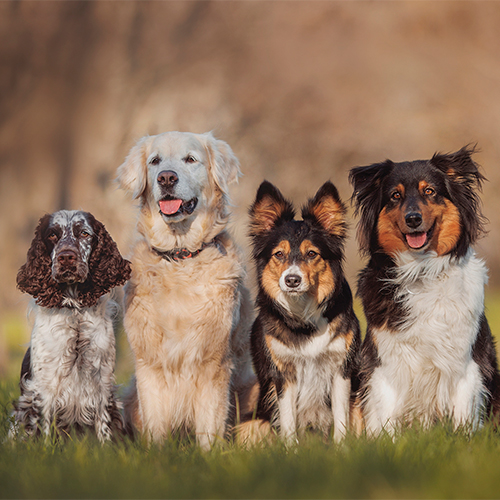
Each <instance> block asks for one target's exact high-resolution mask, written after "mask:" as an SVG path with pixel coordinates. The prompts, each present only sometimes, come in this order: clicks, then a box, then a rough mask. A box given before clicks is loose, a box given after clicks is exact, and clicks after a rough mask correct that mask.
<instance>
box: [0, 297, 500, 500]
mask: <svg viewBox="0 0 500 500" xmlns="http://www.w3.org/2000/svg"><path fill="white" fill-rule="evenodd" d="M499 304H500V294H498V293H489V294H488V296H487V300H486V307H487V316H488V319H489V320H490V324H491V327H492V331H493V332H494V333H498V332H500V307H499ZM362 321H363V320H362ZM12 325H14V326H12V331H14V330H16V329H18V327H17V326H15V325H16V322H15V321H13V322H12ZM14 327H15V328H14ZM123 340H124V339H123V337H122V338H121V340H120V342H121V343H122V344H123ZM119 349H120V350H122V356H123V355H126V353H125V351H126V345H123V346H122V345H121V344H120V345H119ZM18 350H19V349H18ZM14 354H15V356H16V364H17V363H18V362H19V363H20V360H19V359H17V358H19V356H20V355H21V354H22V353H21V350H19V352H17V351H15V353H14ZM18 368H19V367H18V366H17V367H16V370H15V371H16V373H17V371H18ZM128 369H129V367H128V364H127V363H125V366H124V368H122V369H121V370H119V371H121V372H122V376H121V377H119V378H121V380H120V381H123V382H124V381H126V379H127V378H128V372H127V370H128ZM9 373H10V370H9ZM18 395H19V390H18V387H17V380H16V378H15V377H14V376H10V375H8V376H6V377H5V378H4V379H3V380H0V497H1V498H499V497H500V433H498V432H496V431H495V430H494V429H493V427H492V425H490V424H488V425H486V426H485V427H484V428H483V429H481V430H480V431H478V432H477V433H475V434H474V435H472V436H469V435H467V434H465V433H461V432H458V433H456V432H453V430H452V429H451V427H450V426H449V424H447V423H443V424H440V425H438V426H436V427H434V428H432V429H431V430H428V431H424V430H422V429H416V428H410V429H407V430H405V431H404V432H401V434H400V435H398V436H397V437H396V438H395V439H391V438H389V437H388V436H380V437H379V438H377V439H368V438H366V437H361V438H355V437H353V436H348V437H347V438H346V439H345V441H344V442H343V443H342V444H340V445H336V444H334V443H325V442H324V441H323V440H322V439H321V438H320V437H318V436H316V435H310V436H307V437H306V438H304V439H303V440H301V443H300V445H299V446H297V447H293V448H287V447H285V446H284V445H283V444H282V443H280V442H276V443H274V444H271V445H267V446H265V447H262V448H254V449H250V450H246V449H243V448H241V447H239V446H237V445H236V444H233V443H222V444H221V445H220V446H218V447H216V448H214V449H213V450H212V451H211V452H208V453H204V452H202V451H200V450H199V449H198V448H197V447H196V446H195V445H194V444H193V442H192V441H190V440H176V439H170V440H168V441H166V442H165V444H164V446H162V447H156V446H153V447H151V448H148V447H147V446H145V445H144V443H142V442H136V443H132V442H129V441H127V442H124V443H119V444H108V445H104V446H100V445H99V444H98V443H97V442H96V441H95V439H94V438H92V437H91V436H86V437H84V438H70V439H69V440H67V441H66V442H64V443H47V442H45V441H43V440H38V441H28V442H20V441H19V442H17V441H9V440H8V439H7V432H8V426H9V413H10V411H11V403H12V401H13V400H14V399H15V398H17V397H18Z"/></svg>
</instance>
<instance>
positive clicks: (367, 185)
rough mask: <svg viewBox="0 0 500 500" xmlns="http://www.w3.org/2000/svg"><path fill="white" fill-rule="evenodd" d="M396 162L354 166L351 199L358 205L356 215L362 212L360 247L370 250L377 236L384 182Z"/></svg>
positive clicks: (388, 161) (359, 228) (364, 250)
mask: <svg viewBox="0 0 500 500" xmlns="http://www.w3.org/2000/svg"><path fill="white" fill-rule="evenodd" d="M393 166H394V163H393V162H392V161H390V160H386V161H385V162H382V163H374V164H373V165H368V166H366V167H356V168H353V169H352V170H351V171H350V173H349V181H350V183H351V184H352V185H353V187H354V192H353V194H352V198H351V201H353V202H354V204H355V207H356V212H355V213H356V215H358V214H361V218H360V221H359V224H358V240H359V246H360V249H361V250H362V251H363V252H368V251H369V249H370V245H371V244H372V241H373V239H374V238H375V237H376V231H375V228H376V225H377V220H378V214H379V213H380V210H381V209H382V194H383V193H382V182H383V180H384V178H385V177H386V176H387V175H388V174H389V172H390V171H391V170H392V168H393Z"/></svg>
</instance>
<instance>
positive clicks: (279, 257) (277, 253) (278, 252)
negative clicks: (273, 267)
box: [274, 250, 285, 259]
mask: <svg viewBox="0 0 500 500" xmlns="http://www.w3.org/2000/svg"><path fill="white" fill-rule="evenodd" d="M274 256H275V257H276V258H277V259H283V258H284V257H285V254H284V253H283V252H282V251H281V250H279V251H277V252H276V253H275V254H274Z"/></svg>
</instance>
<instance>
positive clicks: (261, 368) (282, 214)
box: [250, 181, 361, 427]
mask: <svg viewBox="0 0 500 500" xmlns="http://www.w3.org/2000/svg"><path fill="white" fill-rule="evenodd" d="M325 200H329V201H330V202H331V201H332V200H334V202H335V203H336V204H337V206H338V220H337V219H336V220H335V222H334V223H332V224H330V225H329V221H325V220H320V218H319V217H318V214H317V207H320V206H321V204H322V203H324V202H325ZM325 215H326V216H327V217H328V215H329V214H328V212H327V211H325ZM344 215H345V207H344V206H343V204H342V202H341V201H340V198H339V195H338V192H337V189H336V188H335V186H334V185H333V184H332V183H330V182H327V183H325V184H324V185H323V186H322V187H321V188H320V189H319V191H318V192H317V194H316V196H315V197H314V198H313V199H311V200H309V202H308V203H307V204H306V205H305V206H304V207H303V209H302V219H303V220H294V216H295V211H294V209H293V206H292V205H291V203H290V202H289V201H287V200H286V199H285V198H284V197H283V195H282V194H281V193H280V192H279V190H278V189H277V188H275V187H274V186H273V185H272V184H271V183H269V182H266V181H265V182H263V183H262V184H261V186H260V188H259V190H258V192H257V196H256V199H255V202H254V204H253V205H252V207H251V209H250V217H251V224H250V227H251V230H250V236H251V238H252V243H253V257H254V260H255V263H256V269H257V275H258V295H257V309H258V317H257V319H256V321H255V322H254V325H253V328H252V334H251V352H252V359H253V364H254V368H255V372H256V374H257V377H258V380H259V385H260V393H259V402H258V407H257V417H258V418H260V419H264V420H267V421H270V422H274V421H275V419H276V417H277V411H278V410H277V399H279V398H280V397H281V395H282V390H283V387H284V385H285V384H287V383H295V382H297V378H296V377H297V367H296V366H295V365H294V363H289V362H287V361H283V362H282V363H276V362H275V361H276V353H272V352H271V351H270V348H269V345H268V343H267V342H266V336H268V337H272V338H274V339H277V340H278V341H279V342H281V343H282V344H284V345H286V346H289V347H291V348H297V349H298V348H300V346H303V345H304V344H306V343H308V342H310V341H311V339H313V338H314V337H315V336H316V335H318V334H319V332H318V326H317V324H316V323H315V322H314V321H312V320H311V321H308V320H305V319H304V318H303V317H301V316H296V315H293V314H292V313H291V312H290V310H288V309H287V308H285V307H284V306H283V305H282V304H280V303H279V302H278V301H277V300H276V298H275V297H272V296H270V295H269V294H268V293H267V291H266V288H265V286H264V284H263V273H264V270H265V268H266V266H267V265H268V263H269V261H270V260H271V259H272V258H273V250H274V249H275V248H276V246H277V245H278V244H279V243H280V242H281V241H284V240H285V241H287V242H288V243H289V245H290V248H291V250H290V256H289V259H288V261H287V262H288V263H290V262H295V263H303V264H304V265H306V263H305V257H304V256H303V255H302V254H301V252H300V245H301V243H302V242H304V241H305V240H308V241H310V242H311V243H312V244H313V245H314V246H315V247H316V248H318V249H319V251H320V257H321V258H322V259H324V260H325V261H326V262H327V263H328V265H329V266H330V268H331V270H332V274H333V277H334V278H333V281H334V284H335V285H334V286H333V287H332V288H331V290H330V292H329V294H327V295H326V296H325V298H324V299H323V300H322V302H321V304H317V305H318V307H320V308H321V311H322V312H321V315H322V317H323V318H324V319H326V321H327V322H328V323H332V322H333V321H335V320H338V325H337V330H336V331H335V334H334V337H335V338H336V337H338V336H341V335H352V342H351V343H350V346H349V349H348V350H346V352H345V356H344V360H343V364H342V376H343V377H344V379H350V378H352V377H353V376H354V371H355V365H356V362H357V353H358V350H359V347H360V343H361V340H360V329H359V323H358V320H357V318H356V316H355V314H354V310H353V307H352V294H351V290H350V288H349V285H348V283H347V281H346V279H345V277H344V274H343V266H342V262H343V258H344V253H343V246H344V241H345V218H344ZM324 356H325V357H326V356H328V353H325V354H324ZM318 363H321V359H318ZM324 404H325V405H331V400H330V397H329V395H328V394H327V393H326V392H325V397H324ZM310 424H311V425H312V426H313V427H314V424H315V423H314V422H310Z"/></svg>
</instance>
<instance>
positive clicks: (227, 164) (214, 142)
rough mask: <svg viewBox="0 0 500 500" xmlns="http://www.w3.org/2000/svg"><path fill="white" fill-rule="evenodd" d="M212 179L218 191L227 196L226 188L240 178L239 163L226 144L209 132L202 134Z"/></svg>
mask: <svg viewBox="0 0 500 500" xmlns="http://www.w3.org/2000/svg"><path fill="white" fill-rule="evenodd" d="M203 136H204V137H205V139H206V146H205V147H206V149H207V153H208V157H209V161H210V168H211V171H212V175H213V178H214V180H215V183H216V184H217V186H219V188H220V190H221V191H222V192H223V193H224V194H225V195H227V194H228V191H229V190H228V186H230V185H231V184H234V183H235V182H238V177H240V176H241V170H240V162H239V161H238V158H236V156H235V154H234V153H233V150H232V149H231V147H230V146H229V144H227V142H224V141H221V140H218V139H216V138H215V137H214V136H213V135H212V133H211V132H208V133H206V134H203Z"/></svg>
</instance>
